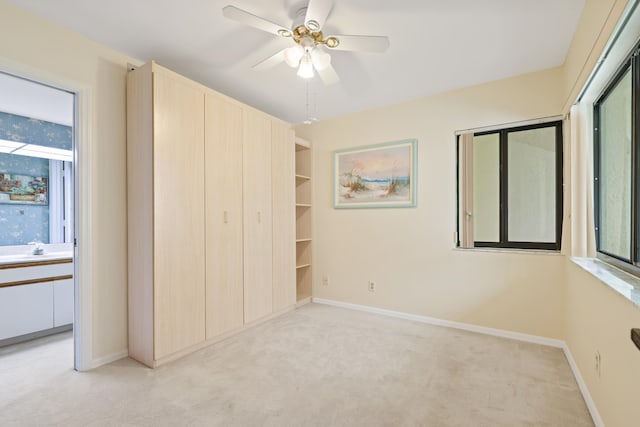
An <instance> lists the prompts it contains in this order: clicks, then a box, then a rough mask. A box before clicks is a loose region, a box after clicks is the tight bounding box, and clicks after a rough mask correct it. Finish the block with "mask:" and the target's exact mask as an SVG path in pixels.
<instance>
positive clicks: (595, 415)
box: [562, 343, 604, 427]
mask: <svg viewBox="0 0 640 427" xmlns="http://www.w3.org/2000/svg"><path fill="white" fill-rule="evenodd" d="M562 350H564V355H565V357H566V358H567V362H569V366H570V367H571V370H572V371H573V376H574V377H575V379H576V383H578V387H579V388H580V392H581V393H582V397H583V398H584V403H586V404H587V409H589V413H590V414H591V418H592V419H593V423H594V424H595V425H596V427H604V421H602V418H601V417H600V412H598V408H597V407H596V404H595V402H594V401H593V398H591V393H589V389H588V388H587V384H586V383H585V382H584V378H582V374H581V373H580V369H578V365H577V364H576V361H575V360H574V359H573V355H572V354H571V350H569V346H568V345H567V343H564V346H563V347H562Z"/></svg>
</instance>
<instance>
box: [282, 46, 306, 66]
mask: <svg viewBox="0 0 640 427" xmlns="http://www.w3.org/2000/svg"><path fill="white" fill-rule="evenodd" d="M303 56H304V49H303V48H302V46H300V45H295V46H292V47H290V48H287V49H285V50H284V61H285V62H286V63H287V65H288V66H289V67H291V68H296V67H297V66H298V65H300V60H301V59H302V57H303Z"/></svg>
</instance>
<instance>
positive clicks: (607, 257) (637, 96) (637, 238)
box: [593, 43, 640, 276]
mask: <svg viewBox="0 0 640 427" xmlns="http://www.w3.org/2000/svg"><path fill="white" fill-rule="evenodd" d="M629 71H630V72H631V203H630V208H631V212H630V214H631V215H630V218H631V224H630V230H631V233H630V236H629V238H630V242H629V243H630V249H631V254H630V258H629V259H626V258H623V257H621V256H619V255H616V254H612V253H609V252H606V251H604V250H602V249H601V248H600V240H601V236H600V232H601V228H602V227H601V226H600V224H601V213H602V206H601V200H600V199H601V198H600V181H601V180H600V177H601V176H602V171H601V168H600V166H601V161H600V160H601V147H602V141H601V132H600V130H601V129H600V106H601V105H602V103H603V102H604V101H605V100H606V99H607V97H608V96H609V95H610V94H611V92H612V91H613V90H614V89H615V88H616V87H617V85H618V83H620V81H621V80H622V79H623V78H624V76H625V75H626V74H627V72H629ZM639 145H640V43H638V44H637V45H636V46H635V47H634V49H633V50H632V52H631V53H630V54H629V55H628V56H627V58H626V59H625V61H624V62H623V63H622V64H621V65H620V67H619V68H618V70H617V71H616V73H615V74H614V75H613V77H612V78H611V79H610V80H609V81H608V82H607V84H606V86H605V88H604V90H603V91H602V93H601V94H600V95H599V96H598V98H597V99H596V101H595V102H594V103H593V208H594V231H595V241H596V257H597V258H600V259H602V260H603V261H606V262H608V263H610V264H613V265H615V266H616V267H619V268H621V269H622V270H625V271H627V272H628V273H631V274H633V275H635V276H640V247H639V245H640V218H639V214H640V205H639V203H640V196H639V194H638V192H639V191H640V149H639Z"/></svg>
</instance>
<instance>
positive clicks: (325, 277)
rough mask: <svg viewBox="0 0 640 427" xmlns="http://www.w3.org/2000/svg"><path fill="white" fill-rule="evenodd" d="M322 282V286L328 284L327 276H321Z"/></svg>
mask: <svg viewBox="0 0 640 427" xmlns="http://www.w3.org/2000/svg"><path fill="white" fill-rule="evenodd" d="M322 284H323V285H324V286H329V276H322Z"/></svg>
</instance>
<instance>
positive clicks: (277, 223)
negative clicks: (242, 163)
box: [271, 121, 296, 312]
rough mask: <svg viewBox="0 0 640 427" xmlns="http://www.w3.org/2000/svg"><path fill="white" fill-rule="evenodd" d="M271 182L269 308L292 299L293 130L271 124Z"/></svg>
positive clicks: (276, 309) (294, 292)
mask: <svg viewBox="0 0 640 427" xmlns="http://www.w3.org/2000/svg"><path fill="white" fill-rule="evenodd" d="M271 126H272V127H271V144H272V145H271V154H272V155H271V165H272V177H271V182H272V186H273V311H274V312H275V311H279V310H282V309H283V308H286V307H289V306H291V305H293V304H295V302H296V243H295V241H296V212H295V209H296V208H295V204H296V197H295V196H296V195H295V162H296V159H295V146H294V145H295V134H294V132H293V130H292V129H291V127H290V126H289V125H287V124H285V123H280V122H275V121H274V122H273V123H272V124H271Z"/></svg>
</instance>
